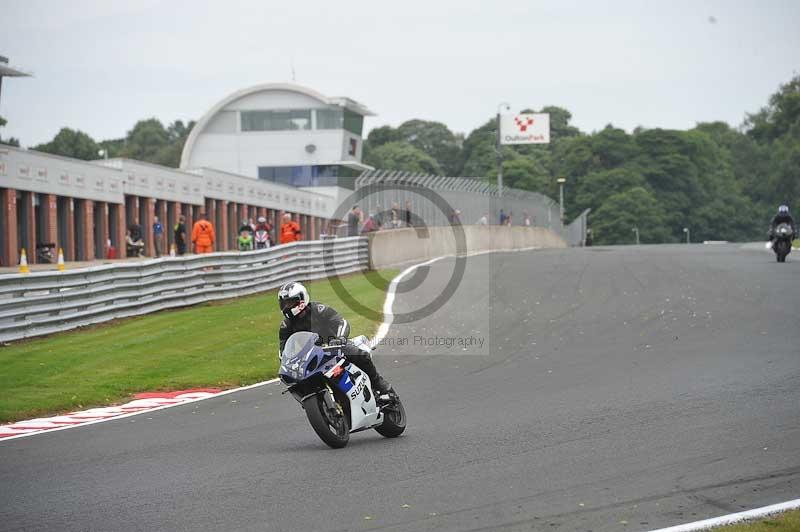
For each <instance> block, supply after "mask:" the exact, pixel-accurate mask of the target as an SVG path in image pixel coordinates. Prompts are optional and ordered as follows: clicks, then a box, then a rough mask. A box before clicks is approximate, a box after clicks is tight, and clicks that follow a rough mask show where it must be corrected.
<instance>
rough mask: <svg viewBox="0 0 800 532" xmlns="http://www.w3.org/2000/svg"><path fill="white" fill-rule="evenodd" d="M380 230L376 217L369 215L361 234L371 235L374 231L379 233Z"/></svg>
mask: <svg viewBox="0 0 800 532" xmlns="http://www.w3.org/2000/svg"><path fill="white" fill-rule="evenodd" d="M378 229H380V226H379V225H378V222H377V221H376V220H375V216H373V215H372V214H370V215H369V217H368V218H367V221H366V222H364V226H363V227H362V228H361V233H362V234H363V233H371V232H373V231H377V230H378Z"/></svg>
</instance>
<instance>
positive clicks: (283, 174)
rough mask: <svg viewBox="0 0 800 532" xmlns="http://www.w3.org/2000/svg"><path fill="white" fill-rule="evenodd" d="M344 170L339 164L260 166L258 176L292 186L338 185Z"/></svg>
mask: <svg viewBox="0 0 800 532" xmlns="http://www.w3.org/2000/svg"><path fill="white" fill-rule="evenodd" d="M342 170H345V169H344V168H342V167H340V166H337V165H316V166H259V167H258V178H259V179H263V180H265V181H272V182H273V183H280V184H282V185H289V186H292V187H319V186H336V185H337V184H338V181H337V179H338V176H339V175H340V174H341V172H342Z"/></svg>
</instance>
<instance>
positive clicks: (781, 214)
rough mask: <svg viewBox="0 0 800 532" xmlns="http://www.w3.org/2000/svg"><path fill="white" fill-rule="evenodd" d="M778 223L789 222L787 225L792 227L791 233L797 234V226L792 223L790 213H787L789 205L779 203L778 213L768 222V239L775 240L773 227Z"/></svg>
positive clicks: (771, 241) (792, 219)
mask: <svg viewBox="0 0 800 532" xmlns="http://www.w3.org/2000/svg"><path fill="white" fill-rule="evenodd" d="M780 224H789V227H791V228H792V234H793V235H796V234H797V226H795V224H794V218H792V215H791V214H789V207H787V206H786V205H781V206H780V207H778V214H776V215H775V216H773V217H772V221H771V222H770V223H769V241H770V243H773V242H774V240H775V229H777V227H778V226H779V225H780Z"/></svg>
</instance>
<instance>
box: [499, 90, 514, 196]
mask: <svg viewBox="0 0 800 532" xmlns="http://www.w3.org/2000/svg"><path fill="white" fill-rule="evenodd" d="M503 107H505V108H506V111H508V110H509V109H511V106H510V105H509V104H507V103H506V102H502V103H500V104H498V106H497V146H496V147H495V151H496V152H497V195H498V197H501V198H502V197H503V151H502V145H501V143H500V140H501V139H500V111H501V109H502V108H503Z"/></svg>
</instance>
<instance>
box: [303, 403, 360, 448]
mask: <svg viewBox="0 0 800 532" xmlns="http://www.w3.org/2000/svg"><path fill="white" fill-rule="evenodd" d="M326 395H327V394H326V393H320V394H317V395H312V396H311V397H308V398H307V399H306V400H305V401H303V409H304V410H305V411H306V417H308V422H309V423H311V428H313V429H314V432H316V433H317V436H319V438H320V439H321V440H322V441H323V442H325V443H326V444H327V445H328V446H329V447H333V448H334V449H341V448H342V447H344V446H345V445H347V442H348V441H350V420H349V419H348V416H347V414H346V412H345V410H344V408H342V406H341V405H340V404H338V402H335V403H334V405H328V404H327V403H328V401H330V399H328V400H327V401H326Z"/></svg>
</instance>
